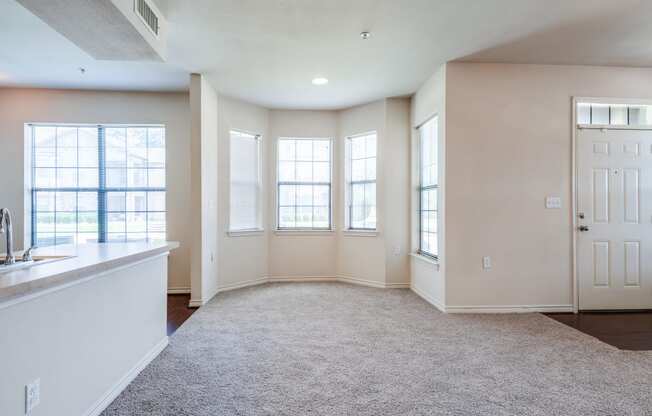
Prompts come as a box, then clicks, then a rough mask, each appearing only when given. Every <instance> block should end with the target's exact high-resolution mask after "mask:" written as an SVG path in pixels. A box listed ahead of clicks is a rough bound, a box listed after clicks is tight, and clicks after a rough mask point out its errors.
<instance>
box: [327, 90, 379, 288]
mask: <svg viewBox="0 0 652 416" xmlns="http://www.w3.org/2000/svg"><path fill="white" fill-rule="evenodd" d="M385 108H386V106H385V100H379V101H375V102H373V103H370V104H365V105H361V106H357V107H353V108H350V109H347V110H342V111H340V112H339V134H338V137H337V139H338V142H339V145H338V149H339V153H338V154H337V155H338V158H340V159H341V160H342V161H344V160H345V140H346V138H347V137H348V136H353V135H357V134H361V133H367V132H370V131H376V133H377V135H378V139H377V140H378V141H377V159H376V164H377V169H376V181H377V182H376V204H377V222H378V224H377V227H378V231H379V232H378V233H377V234H375V235H373V236H368V235H365V234H347V233H341V234H340V237H339V241H338V247H337V265H338V267H337V275H338V276H342V277H349V278H354V279H362V280H366V281H369V282H374V283H377V284H379V285H384V283H385V280H386V275H385V234H384V226H385V224H386V217H385V211H384V209H385V204H384V199H383V196H384V195H385V193H384V188H383V184H384V180H385V175H384V174H383V172H384V169H382V166H381V161H382V158H383V156H385V155H387V153H386V152H385V146H384V141H385V137H386V136H385ZM344 177H345V166H344V163H341V167H340V178H344ZM342 180H343V179H342ZM342 185H343V184H338V187H337V189H338V194H339V200H340V201H345V189H344V186H342ZM334 212H335V213H336V218H337V219H338V225H339V228H340V231H341V230H342V229H343V228H344V227H345V209H344V202H343V203H342V204H339V205H338V206H337V207H336V209H335V210H334Z"/></svg>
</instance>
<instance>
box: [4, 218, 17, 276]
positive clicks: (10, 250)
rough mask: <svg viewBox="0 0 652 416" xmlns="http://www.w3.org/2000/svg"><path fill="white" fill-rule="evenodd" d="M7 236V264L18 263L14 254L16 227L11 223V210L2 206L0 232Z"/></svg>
mask: <svg viewBox="0 0 652 416" xmlns="http://www.w3.org/2000/svg"><path fill="white" fill-rule="evenodd" d="M2 233H4V234H5V235H6V236H7V257H5V262H4V265H5V266H9V265H12V264H14V263H16V256H14V228H13V225H12V224H11V212H10V211H9V209H8V208H0V234H2Z"/></svg>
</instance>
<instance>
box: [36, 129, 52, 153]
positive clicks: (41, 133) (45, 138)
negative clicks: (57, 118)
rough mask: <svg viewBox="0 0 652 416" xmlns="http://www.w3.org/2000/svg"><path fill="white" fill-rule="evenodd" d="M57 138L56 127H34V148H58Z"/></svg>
mask: <svg viewBox="0 0 652 416" xmlns="http://www.w3.org/2000/svg"><path fill="white" fill-rule="evenodd" d="M56 138H57V128H56V127H41V126H35V127H34V146H37V147H52V148H54V147H56Z"/></svg>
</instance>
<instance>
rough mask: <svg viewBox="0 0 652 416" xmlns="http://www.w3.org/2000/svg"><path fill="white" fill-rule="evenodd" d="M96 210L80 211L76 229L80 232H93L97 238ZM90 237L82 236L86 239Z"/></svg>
mask: <svg viewBox="0 0 652 416" xmlns="http://www.w3.org/2000/svg"><path fill="white" fill-rule="evenodd" d="M98 228H99V226H98V222H97V212H80V213H79V214H78V230H79V232H80V233H93V235H94V236H95V238H97V230H98ZM88 238H90V237H88V236H87V237H84V239H85V240H87V239H88Z"/></svg>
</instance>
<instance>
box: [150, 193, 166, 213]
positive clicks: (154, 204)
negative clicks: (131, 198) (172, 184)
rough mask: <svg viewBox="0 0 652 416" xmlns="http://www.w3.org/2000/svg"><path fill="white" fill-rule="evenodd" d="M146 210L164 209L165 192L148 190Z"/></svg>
mask: <svg viewBox="0 0 652 416" xmlns="http://www.w3.org/2000/svg"><path fill="white" fill-rule="evenodd" d="M147 210H148V211H165V192H148V193H147Z"/></svg>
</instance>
